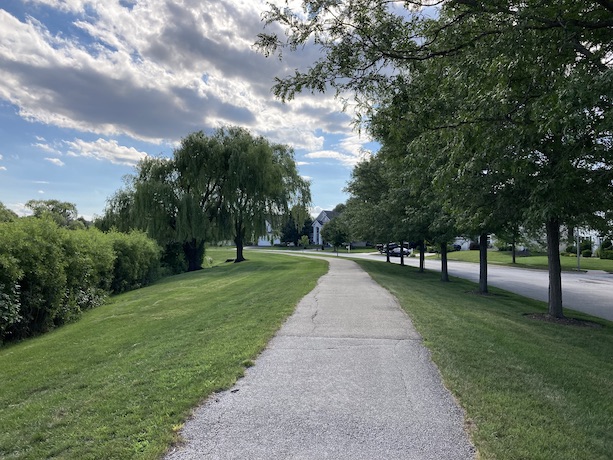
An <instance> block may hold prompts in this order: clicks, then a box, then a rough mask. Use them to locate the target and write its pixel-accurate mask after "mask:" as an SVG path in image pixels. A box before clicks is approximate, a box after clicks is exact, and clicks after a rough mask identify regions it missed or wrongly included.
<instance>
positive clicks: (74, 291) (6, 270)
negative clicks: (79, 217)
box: [0, 217, 160, 343]
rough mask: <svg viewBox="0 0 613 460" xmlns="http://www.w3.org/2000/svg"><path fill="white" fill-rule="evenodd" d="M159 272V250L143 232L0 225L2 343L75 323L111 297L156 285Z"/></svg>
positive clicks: (34, 222) (34, 221)
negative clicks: (113, 294)
mask: <svg viewBox="0 0 613 460" xmlns="http://www.w3.org/2000/svg"><path fill="white" fill-rule="evenodd" d="M159 267H160V249H159V247H158V246H157V244H156V243H155V242H154V241H153V240H151V239H149V238H147V236H146V235H145V234H144V233H141V232H134V233H130V234H122V233H118V232H111V233H108V234H107V233H102V232H100V231H99V230H96V229H94V228H91V229H77V230H70V229H68V228H66V227H60V226H58V225H57V223H56V222H54V221H53V220H52V219H49V218H33V217H32V218H20V219H16V220H14V221H10V222H0V343H1V342H3V341H5V340H9V339H21V338H25V337H29V336H32V335H37V334H40V333H43V332H46V331H48V330H50V329H52V328H54V327H56V326H59V325H61V324H64V323H67V322H70V321H74V320H75V319H76V318H78V317H79V315H80V314H81V312H82V311H84V310H86V309H89V308H93V307H96V306H98V305H100V304H101V303H102V302H103V301H104V298H105V297H106V296H107V295H108V294H109V293H111V292H122V291H126V290H129V289H133V288H136V287H140V286H143V285H145V284H148V283H151V282H152V281H154V280H155V279H156V277H157V276H158V274H159Z"/></svg>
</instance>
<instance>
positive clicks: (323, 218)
mask: <svg viewBox="0 0 613 460" xmlns="http://www.w3.org/2000/svg"><path fill="white" fill-rule="evenodd" d="M339 214H340V213H339V212H337V211H321V212H320V213H319V215H318V216H317V218H316V219H315V220H316V221H317V222H319V223H320V224H324V223H326V222H328V221H330V220H332V219H334V218H335V217H337V216H338V215H339ZM326 218H327V220H326Z"/></svg>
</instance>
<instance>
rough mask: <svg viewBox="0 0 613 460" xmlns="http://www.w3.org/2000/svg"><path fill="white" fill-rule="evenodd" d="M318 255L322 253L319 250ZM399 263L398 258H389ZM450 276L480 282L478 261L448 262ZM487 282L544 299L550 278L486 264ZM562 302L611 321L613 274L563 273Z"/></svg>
mask: <svg viewBox="0 0 613 460" xmlns="http://www.w3.org/2000/svg"><path fill="white" fill-rule="evenodd" d="M320 254H321V253H320ZM339 256H343V257H353V258H357V259H369V260H380V261H383V262H384V261H385V255H384V254H379V253H376V252H375V253H350V254H347V253H343V252H339ZM390 259H391V260H392V262H393V263H400V258H399V257H391V258H390ZM404 262H405V265H411V266H419V259H417V258H413V257H405V259H404ZM440 268H441V262H440V260H439V259H438V258H437V257H436V256H431V257H427V258H426V269H427V270H434V271H440ZM448 269H449V274H450V276H456V277H458V278H465V279H468V280H471V281H475V282H478V281H479V264H475V263H470V262H456V261H451V260H450V261H449V262H448ZM487 270H488V284H489V285H490V286H495V287H497V288H500V289H504V290H506V291H510V292H514V293H516V294H520V295H523V296H525V297H530V298H532V299H536V300H541V301H543V302H547V299H548V297H547V296H548V286H549V279H548V274H547V270H538V269H526V268H518V267H510V266H506V265H493V264H489V265H488V268H487ZM562 301H563V304H564V308H569V309H573V310H577V311H581V312H584V313H588V314H590V315H593V316H597V317H599V318H604V319H607V320H609V321H613V275H612V274H609V273H606V272H604V271H598V270H590V271H587V272H563V273H562Z"/></svg>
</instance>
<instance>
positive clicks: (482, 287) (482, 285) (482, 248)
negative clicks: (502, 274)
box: [479, 233, 488, 294]
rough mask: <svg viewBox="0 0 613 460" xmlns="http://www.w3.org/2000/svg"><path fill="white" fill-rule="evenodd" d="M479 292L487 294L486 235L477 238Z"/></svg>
mask: <svg viewBox="0 0 613 460" xmlns="http://www.w3.org/2000/svg"><path fill="white" fill-rule="evenodd" d="M479 292H480V293H481V294H487V293H488V290H487V233H482V234H481V235H480V236H479Z"/></svg>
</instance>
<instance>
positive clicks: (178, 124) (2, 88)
mask: <svg viewBox="0 0 613 460" xmlns="http://www.w3.org/2000/svg"><path fill="white" fill-rule="evenodd" d="M264 9H265V2H264V1H261V0H104V1H100V0H2V2H1V3H0V202H2V203H4V204H5V205H6V206H7V207H9V208H11V209H13V210H15V211H17V212H18V213H19V214H20V215H23V214H24V212H25V211H24V209H23V204H24V203H25V202H26V201H28V200H30V199H59V200H63V201H70V202H73V203H75V204H76V205H77V208H78V210H79V214H81V215H84V216H85V217H87V218H91V217H92V216H93V215H95V214H98V215H100V214H102V212H103V209H104V206H105V202H106V199H107V198H108V197H109V196H110V195H112V194H113V193H114V192H115V191H116V190H117V189H119V188H120V187H121V186H122V183H123V182H122V178H123V176H125V175H126V174H130V173H131V172H132V171H133V166H134V164H135V163H136V162H137V161H138V160H139V159H140V158H142V157H144V156H145V155H160V154H161V155H171V153H172V150H173V148H174V147H175V146H176V145H177V142H178V141H179V140H180V139H181V137H183V136H185V135H187V134H188V133H190V132H193V131H197V130H204V131H205V132H207V133H210V132H212V130H213V129H214V128H216V127H219V126H222V125H239V126H242V127H245V128H248V129H250V130H251V131H252V132H253V133H254V134H258V135H263V136H265V137H266V138H268V139H269V140H271V141H274V142H280V143H285V144H289V145H291V146H292V147H293V148H294V149H295V152H296V160H297V163H298V165H299V171H300V173H301V174H302V175H303V176H304V177H307V178H309V179H311V181H312V186H311V190H312V194H313V205H314V206H315V207H316V208H315V210H317V209H319V208H323V209H330V208H332V207H334V206H335V205H336V204H338V203H340V202H344V201H345V199H346V195H345V194H344V193H343V192H342V189H343V187H344V186H345V185H346V182H347V180H348V178H349V175H350V172H351V168H352V167H353V165H355V164H356V162H357V161H359V159H360V158H361V157H362V156H363V155H364V149H366V150H369V149H373V148H375V146H374V145H373V144H371V143H368V139H366V138H364V137H362V138H360V137H359V136H358V135H357V134H356V133H355V132H354V131H353V130H352V124H351V120H352V117H351V114H349V113H343V112H342V110H341V105H340V102H338V101H335V100H334V99H333V98H332V97H330V96H322V95H311V94H305V95H301V96H298V97H297V98H296V100H294V101H292V102H290V103H288V104H282V103H281V102H280V101H278V100H276V99H275V98H274V96H273V95H272V93H271V86H272V84H273V79H274V77H275V76H285V75H287V74H289V73H292V72H293V69H295V68H303V67H304V66H305V65H306V64H308V63H309V62H312V61H313V60H314V59H315V58H316V57H317V53H318V50H317V49H306V50H303V51H301V53H300V54H297V55H292V56H290V55H287V56H286V57H285V60H284V61H283V62H281V61H279V60H278V59H276V58H265V57H264V56H263V55H261V54H259V53H258V52H257V51H256V50H255V49H254V47H253V43H254V42H255V40H256V38H257V34H258V33H259V32H261V31H262V28H263V23H262V22H261V20H260V17H261V13H262V11H263V10H264Z"/></svg>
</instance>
